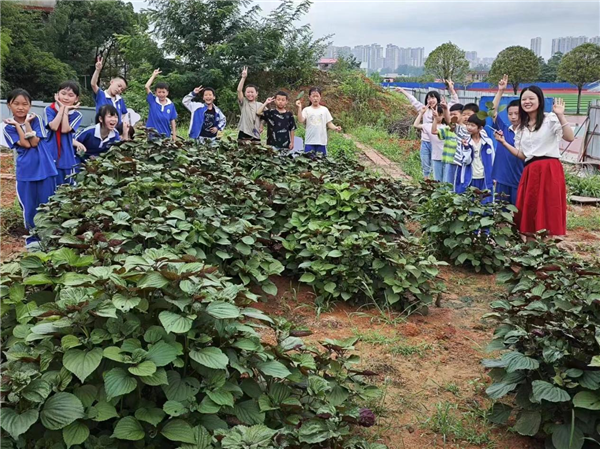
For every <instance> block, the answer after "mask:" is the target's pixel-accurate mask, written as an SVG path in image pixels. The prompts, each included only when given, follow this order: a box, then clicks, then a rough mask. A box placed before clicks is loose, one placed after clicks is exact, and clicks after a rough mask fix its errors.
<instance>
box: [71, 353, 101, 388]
mask: <svg viewBox="0 0 600 449" xmlns="http://www.w3.org/2000/svg"><path fill="white" fill-rule="evenodd" d="M101 361H102V349H101V348H94V349H92V350H91V351H83V350H81V349H69V350H68V351H67V352H65V355H64V356H63V365H64V367H65V368H66V369H68V370H69V371H71V372H72V373H73V374H75V376H77V378H78V379H79V380H80V381H81V382H82V383H83V382H85V379H87V377H88V376H89V375H90V374H92V373H93V372H94V371H96V368H98V367H99V366H100V362H101Z"/></svg>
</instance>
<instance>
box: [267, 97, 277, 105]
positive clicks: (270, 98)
mask: <svg viewBox="0 0 600 449" xmlns="http://www.w3.org/2000/svg"><path fill="white" fill-rule="evenodd" d="M274 101H275V97H269V98H267V99H266V100H265V105H267V104H269V103H273V102H274Z"/></svg>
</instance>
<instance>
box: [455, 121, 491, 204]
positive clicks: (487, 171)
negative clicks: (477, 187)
mask: <svg viewBox="0 0 600 449" xmlns="http://www.w3.org/2000/svg"><path fill="white" fill-rule="evenodd" d="M480 136H481V162H482V163H483V173H484V175H483V176H484V181H485V188H486V189H489V190H490V191H493V188H494V180H493V178H492V169H493V168H494V155H495V149H494V142H493V141H492V139H490V138H489V137H488V136H487V134H485V133H484V132H482V133H481V134H480ZM473 156H474V151H473V145H472V139H471V138H469V141H468V142H467V146H465V147H463V151H462V161H461V165H460V166H459V167H458V169H457V171H456V181H455V185H454V190H455V192H456V193H464V192H465V191H466V190H467V188H468V187H469V186H470V185H471V181H472V180H473V167H472V166H471V164H472V163H473Z"/></svg>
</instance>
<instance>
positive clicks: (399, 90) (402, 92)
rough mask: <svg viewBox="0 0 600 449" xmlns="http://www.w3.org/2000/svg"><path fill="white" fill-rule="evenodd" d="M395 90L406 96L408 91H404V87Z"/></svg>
mask: <svg viewBox="0 0 600 449" xmlns="http://www.w3.org/2000/svg"><path fill="white" fill-rule="evenodd" d="M394 90H395V91H396V92H400V93H401V94H405V93H406V90H404V88H403V87H396V88H394Z"/></svg>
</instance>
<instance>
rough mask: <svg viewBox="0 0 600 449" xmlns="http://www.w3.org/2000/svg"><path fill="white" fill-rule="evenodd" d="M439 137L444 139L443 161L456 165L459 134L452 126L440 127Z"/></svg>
mask: <svg viewBox="0 0 600 449" xmlns="http://www.w3.org/2000/svg"><path fill="white" fill-rule="evenodd" d="M438 137H439V138H440V139H441V140H443V141H444V149H443V150H442V162H444V163H446V164H455V165H456V162H455V161H454V156H455V155H456V147H457V146H458V136H457V135H456V133H455V132H454V131H452V130H451V129H450V128H440V129H439V130H438Z"/></svg>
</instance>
